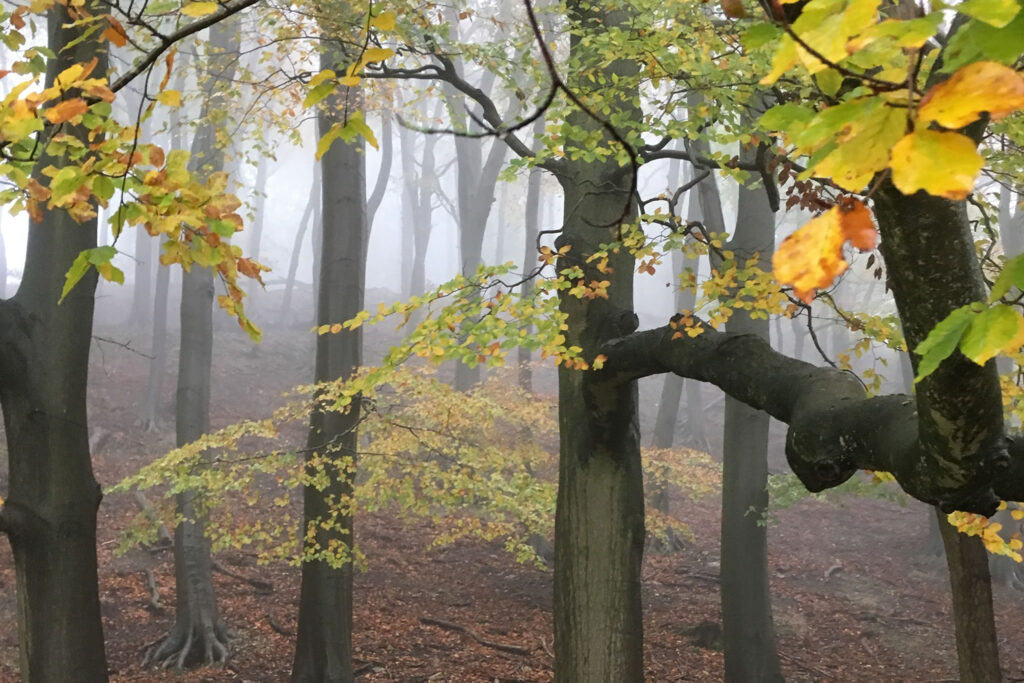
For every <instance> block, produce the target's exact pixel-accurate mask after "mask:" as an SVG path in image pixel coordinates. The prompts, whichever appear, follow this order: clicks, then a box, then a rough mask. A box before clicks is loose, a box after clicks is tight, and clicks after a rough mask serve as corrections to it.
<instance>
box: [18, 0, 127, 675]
mask: <svg viewBox="0 0 1024 683" xmlns="http://www.w3.org/2000/svg"><path fill="white" fill-rule="evenodd" d="M72 22H73V19H71V18H70V17H69V15H68V8H67V7H66V6H64V5H60V4H56V5H54V7H53V9H51V10H50V11H49V12H48V14H47V22H46V23H47V27H48V44H49V47H50V49H51V50H52V51H53V52H54V53H55V54H56V57H55V58H54V59H51V60H50V62H49V64H48V65H47V71H46V84H47V87H49V86H51V85H52V84H53V82H54V79H55V77H56V75H57V74H58V73H60V72H61V71H62V70H64V69H65V68H67V67H69V66H71V65H72V64H75V63H79V62H88V61H89V60H90V59H93V58H97V59H98V60H99V63H98V65H97V67H96V69H97V73H101V74H102V73H105V71H106V68H107V64H106V52H105V51H104V50H98V49H97V45H96V43H95V41H93V40H91V39H85V40H82V37H83V36H82V27H81V26H76V25H73V24H72ZM76 39H77V40H80V41H81V42H79V43H78V44H77V45H75V46H73V47H66V46H69V45H70V43H71V42H72V41H73V40H76ZM68 132H77V133H80V134H83V135H84V131H75V129H69V131H68ZM62 163H63V160H62V159H61V158H51V157H43V158H41V159H40V160H39V163H38V164H37V165H36V168H37V172H38V171H39V170H40V169H42V168H44V167H46V166H49V165H51V164H54V165H57V166H60V165H61V164H62ZM95 246H96V220H95V219H94V220H89V221H86V222H84V223H82V224H78V223H76V222H75V221H74V220H72V218H71V217H70V216H69V215H68V214H67V213H65V212H64V211H61V210H58V211H47V210H46V209H45V208H43V209H42V220H41V221H40V222H39V223H36V224H34V225H32V226H31V228H30V230H29V232H28V248H27V251H26V255H25V269H24V275H23V277H22V281H21V286H20V287H19V288H18V291H17V292H16V293H15V295H14V296H13V297H12V298H11V299H8V300H6V301H2V302H0V403H2V407H3V414H4V428H5V430H6V433H7V447H8V453H9V455H8V457H9V463H10V484H9V496H8V499H7V500H6V501H4V505H3V508H2V511H0V530H2V531H4V532H5V533H6V534H7V537H8V539H9V540H10V543H11V549H12V551H13V554H14V570H15V576H16V588H15V591H16V595H17V609H18V638H19V648H20V659H19V667H20V673H21V680H22V681H25V682H26V683H53V682H57V683H62V682H65V681H66V682H67V683H72V682H74V681H89V682H90V683H92V682H93V681H98V682H102V681H106V680H107V663H106V658H105V655H104V651H103V626H102V622H101V619H100V601H99V594H98V589H97V586H98V582H97V570H96V509H97V507H98V506H99V503H100V498H101V494H100V487H99V485H98V484H97V483H96V479H95V478H94V476H93V472H92V463H91V461H90V457H89V432H88V424H87V415H86V384H87V380H88V369H89V345H90V340H91V335H92V320H93V304H94V293H95V290H96V272H95V271H93V270H90V271H89V273H88V274H86V275H85V276H84V277H83V278H82V279H81V281H79V283H78V284H77V285H76V286H75V288H74V289H73V290H72V291H71V292H70V293H69V295H68V296H67V298H65V300H64V302H63V303H61V304H59V305H58V303H57V301H58V299H59V298H60V295H61V289H62V288H63V285H64V275H65V273H66V272H67V270H68V268H70V267H71V263H72V262H73V261H74V259H75V257H77V256H78V254H79V253H80V252H81V251H82V250H84V249H89V248H92V247H95Z"/></svg>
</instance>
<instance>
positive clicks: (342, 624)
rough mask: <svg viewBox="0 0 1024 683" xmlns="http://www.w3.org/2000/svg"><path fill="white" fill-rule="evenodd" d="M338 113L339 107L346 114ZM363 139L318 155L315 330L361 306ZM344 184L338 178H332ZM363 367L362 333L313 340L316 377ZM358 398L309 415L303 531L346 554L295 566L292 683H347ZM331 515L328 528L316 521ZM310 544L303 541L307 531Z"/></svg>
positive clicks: (330, 59) (323, 123) (325, 64)
mask: <svg viewBox="0 0 1024 683" xmlns="http://www.w3.org/2000/svg"><path fill="white" fill-rule="evenodd" d="M342 62H343V60H342V59H341V58H340V55H336V54H329V53H325V54H323V55H322V56H321V68H324V69H327V68H338V67H337V64H340V63H342ZM346 95H347V98H348V99H347V100H346V101H345V103H344V104H342V105H340V106H337V107H332V108H331V109H332V111H345V110H351V109H355V108H358V107H359V106H360V105H361V102H360V97H359V92H358V90H356V89H352V88H350V89H347V91H346ZM343 107H344V108H343ZM333 121H334V119H333V118H332V117H331V116H330V115H329V114H328V113H325V112H321V113H320V114H319V118H318V123H319V126H320V132H321V134H323V133H324V132H326V131H327V129H328V128H330V126H331V124H332V123H333ZM363 148H364V144H363V141H362V139H361V138H360V139H358V141H356V142H353V143H351V144H345V143H342V142H335V143H334V144H333V145H332V146H331V148H330V150H328V152H327V153H326V154H324V156H323V158H322V160H321V163H322V164H323V177H324V178H326V179H333V180H332V181H330V182H328V183H324V185H323V212H324V213H323V216H324V221H323V243H322V247H321V249H320V251H321V253H322V254H323V261H322V263H323V268H322V271H321V276H320V283H319V285H320V298H319V305H320V307H319V311H318V317H317V324H318V325H322V324H329V323H336V322H340V321H342V320H347V319H349V318H351V317H353V316H355V315H356V313H358V312H359V311H360V310H361V309H362V308H363V282H364V275H365V263H364V262H363V259H362V255H363V254H364V251H363V242H364V240H365V236H366V169H365V159H366V157H365V154H364V149H363ZM339 181H342V182H339ZM361 364H362V328H357V329H355V330H348V331H344V332H342V333H340V334H325V335H320V336H319V337H318V338H317V344H316V378H315V379H316V381H317V382H330V381H333V380H337V379H341V378H344V377H347V376H349V375H351V374H352V372H354V371H355V370H356V369H357V368H358V367H359V366H360V365H361ZM359 412H360V411H359V398H358V397H357V398H355V399H353V400H352V403H351V404H350V405H349V410H348V412H344V413H343V412H340V411H337V410H334V411H330V412H327V411H323V410H318V409H316V408H314V410H313V413H312V415H311V418H310V429H309V439H308V441H307V449H306V458H307V463H310V470H311V472H312V471H314V470H317V469H322V470H323V471H324V472H325V474H326V476H327V478H328V482H329V483H328V484H327V486H326V488H322V489H318V488H317V487H314V486H307V487H306V488H305V490H304V491H303V501H304V504H303V529H304V530H307V529H311V528H312V529H315V531H313V533H314V534H315V545H314V546H307V548H306V552H307V553H308V552H313V551H315V549H316V548H320V549H328V548H332V547H340V548H342V549H343V551H342V552H343V554H344V558H343V560H342V561H340V562H338V561H331V560H328V559H327V558H306V559H305V561H304V562H303V564H302V589H301V595H300V599H299V625H298V640H297V643H296V646H295V664H294V667H293V668H292V681H293V683H325V682H330V683H348V682H349V681H352V680H354V674H353V671H352V560H351V551H352V548H353V524H352V521H353V520H352V508H351V505H352V490H353V485H354V477H355V457H356V451H357V449H358V445H359V444H358V433H357V431H356V430H357V427H358V424H359ZM317 458H326V459H328V460H329V462H330V465H328V466H326V467H325V466H324V465H320V466H319V468H317V467H316V466H315V465H313V464H312V463H313V461H314V460H315V459H317ZM327 519H331V520H332V525H331V527H330V528H327V529H325V528H323V526H322V525H321V524H320V522H321V521H323V520H327ZM307 538H308V535H307Z"/></svg>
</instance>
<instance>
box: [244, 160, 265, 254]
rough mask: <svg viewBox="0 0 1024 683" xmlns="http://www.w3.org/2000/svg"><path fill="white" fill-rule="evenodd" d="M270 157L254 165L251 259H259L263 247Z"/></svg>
mask: <svg viewBox="0 0 1024 683" xmlns="http://www.w3.org/2000/svg"><path fill="white" fill-rule="evenodd" d="M270 163H271V161H270V159H267V158H266V157H264V158H262V159H260V161H259V165H258V166H256V182H255V185H254V186H253V188H252V192H253V213H254V214H255V218H254V220H253V221H252V227H251V228H250V232H249V253H248V254H246V256H248V257H249V258H251V259H254V260H256V261H259V260H260V252H261V250H262V249H263V225H264V222H265V217H266V207H267V178H268V177H269V176H270Z"/></svg>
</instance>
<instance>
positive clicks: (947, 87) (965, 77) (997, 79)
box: [917, 62, 1024, 128]
mask: <svg viewBox="0 0 1024 683" xmlns="http://www.w3.org/2000/svg"><path fill="white" fill-rule="evenodd" d="M1018 109H1024V76H1021V75H1020V74H1019V73H1017V72H1016V71H1014V70H1013V69H1011V68H1010V67H1008V66H1005V65H1003V64H1000V63H999V62H974V63H973V64H968V65H967V66H965V67H963V68H961V69H958V70H957V72H956V73H954V74H953V75H952V76H951V77H950V79H949V80H948V81H943V82H942V83H939V84H938V85H936V86H935V87H934V88H932V89H931V90H929V91H928V93H927V94H926V95H925V96H924V98H923V99H922V100H921V104H920V106H919V107H918V109H917V116H918V119H919V120H920V121H922V122H925V123H927V122H930V121H937V122H938V123H939V125H941V126H944V127H946V128H962V127H964V126H966V125H967V124H968V123H971V122H972V121H974V120H976V119H977V118H978V117H979V116H981V114H982V113H983V112H988V114H989V116H990V117H992V119H994V120H998V119H1001V118H1003V117H1004V116H1007V115H1009V114H1012V113H1013V112H1015V111H1017V110H1018Z"/></svg>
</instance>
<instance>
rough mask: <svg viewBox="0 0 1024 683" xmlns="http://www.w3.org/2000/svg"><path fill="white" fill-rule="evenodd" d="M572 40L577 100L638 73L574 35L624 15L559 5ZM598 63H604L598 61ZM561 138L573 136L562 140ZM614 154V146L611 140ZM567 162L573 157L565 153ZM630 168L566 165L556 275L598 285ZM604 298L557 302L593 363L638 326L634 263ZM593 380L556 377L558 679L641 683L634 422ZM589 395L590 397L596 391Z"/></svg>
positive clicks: (624, 96) (629, 103)
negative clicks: (561, 255)
mask: <svg viewBox="0 0 1024 683" xmlns="http://www.w3.org/2000/svg"><path fill="white" fill-rule="evenodd" d="M567 9H568V17H569V23H570V26H571V31H572V38H571V42H570V54H571V62H572V65H571V67H570V71H569V73H570V75H571V82H570V86H571V87H573V88H577V90H576V91H577V92H582V91H584V90H585V88H586V87H587V85H586V84H588V83H589V81H587V80H586V79H585V77H584V76H583V75H582V74H583V73H586V72H591V73H593V72H600V73H601V75H602V76H604V78H605V79H606V80H607V81H609V82H611V81H612V74H615V75H616V76H623V75H629V76H632V75H633V74H635V73H636V69H637V66H636V64H634V63H631V62H625V61H614V62H611V63H610V64H597V65H595V62H594V61H593V60H594V59H595V58H594V57H593V56H591V55H589V54H588V50H587V48H586V46H585V45H584V44H583V43H582V38H583V36H585V35H586V34H587V33H588V32H591V31H601V32H603V31H606V30H608V28H609V27H618V26H624V25H626V24H627V23H628V21H629V16H630V12H629V10H625V9H624V10H614V11H602V10H600V9H597V8H596V7H595V6H593V5H591V4H590V3H588V2H575V1H573V2H569V3H568V5H567ZM599 59H603V57H602V58H599ZM635 95H636V93H635V92H633V91H628V90H623V91H620V92H615V93H613V94H609V93H607V92H606V93H604V97H606V98H607V100H606V101H607V102H608V104H609V107H610V109H611V112H612V113H611V116H617V115H620V114H624V115H627V116H639V112H638V111H637V110H636V108H635V106H634V104H633V101H634V97H635ZM567 125H570V126H575V127H579V128H582V129H587V130H594V129H599V128H600V124H599V123H596V122H595V121H594V120H593V119H591V118H590V117H588V116H586V115H585V114H583V113H581V112H574V113H573V114H572V115H570V117H569V120H568V122H567ZM567 139H572V137H571V136H567ZM605 144H608V145H610V146H612V147H614V146H615V143H614V142H611V141H607V142H606V143H605ZM566 156H567V157H570V158H571V155H570V153H569V152H568V150H567V155H566ZM630 173H631V169H630V168H629V167H628V166H625V167H624V166H621V165H620V164H619V163H618V160H617V159H615V158H612V159H607V160H604V161H594V162H590V163H587V162H581V161H576V162H570V163H568V164H566V166H564V167H563V169H562V173H561V175H560V181H561V183H562V187H563V189H564V193H565V197H564V201H565V204H564V207H565V208H564V210H565V220H564V224H563V230H562V235H561V236H560V237H559V239H558V241H557V242H556V246H557V247H559V248H561V247H564V246H568V247H570V250H569V251H568V252H567V257H568V259H567V261H565V262H564V263H563V262H560V263H559V267H564V266H572V265H575V266H579V267H580V268H582V269H583V272H584V277H585V278H586V280H587V281H589V280H590V279H593V278H597V279H604V278H606V277H609V276H607V275H599V274H598V271H597V269H596V267H595V265H594V264H593V263H586V259H587V257H588V256H589V255H590V254H592V253H594V252H595V251H597V250H598V249H599V245H600V244H601V243H607V242H610V241H613V240H615V239H617V238H618V231H619V228H620V226H619V225H618V223H617V221H616V220H615V219H616V218H617V217H624V218H626V220H627V221H628V220H630V219H632V218H633V217H634V216H635V206H634V204H633V198H632V197H631V194H630ZM609 264H610V265H611V266H612V268H613V269H614V272H613V273H612V274H611V275H610V278H611V285H610V286H609V288H608V298H607V299H602V298H595V299H593V300H588V299H580V298H576V297H574V296H571V295H568V294H563V295H562V297H561V302H560V308H561V311H562V312H563V313H564V314H565V315H566V316H567V321H566V322H567V324H568V329H567V330H566V337H567V339H566V344H567V345H578V346H580V347H581V348H582V349H583V355H584V357H585V358H588V359H592V358H593V357H594V355H596V353H597V352H598V350H599V348H600V347H601V346H602V344H604V343H605V342H607V341H608V340H610V339H612V338H615V337H618V336H621V335H623V334H628V333H629V332H631V331H633V330H635V329H636V326H637V322H638V321H637V317H636V314H635V313H633V270H634V264H633V259H632V256H631V255H629V254H628V253H626V251H625V250H623V251H622V252H620V253H619V254H613V255H611V256H610V257H609ZM589 374H591V373H584V372H579V371H576V370H570V369H566V368H564V367H562V368H560V369H559V373H558V380H559V398H558V412H559V432H560V449H559V453H560V455H559V476H558V499H557V507H556V514H555V577H554V578H555V583H554V625H555V680H556V681H561V682H565V683H570V682H571V683H577V682H579V681H592V682H594V683H599V682H606V683H618V682H621V681H641V680H643V620H642V610H641V599H640V565H641V560H642V558H643V546H644V531H645V530H644V507H643V505H644V503H643V477H642V468H641V462H640V433H639V421H638V417H637V386H636V383H635V382H629V381H627V382H623V383H621V384H618V385H615V386H607V387H593V386H591V385H589V384H588V383H587V381H586V377H587V375H589ZM595 389H596V390H595Z"/></svg>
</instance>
